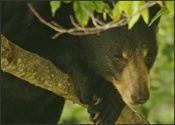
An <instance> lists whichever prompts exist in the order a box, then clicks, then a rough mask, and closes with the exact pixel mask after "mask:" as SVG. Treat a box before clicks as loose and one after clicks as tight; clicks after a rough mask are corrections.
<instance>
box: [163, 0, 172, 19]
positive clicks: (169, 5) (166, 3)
mask: <svg viewBox="0 0 175 125" xmlns="http://www.w3.org/2000/svg"><path fill="white" fill-rule="evenodd" d="M165 6H166V7H167V9H168V11H169V12H170V14H171V15H172V16H174V1H165Z"/></svg>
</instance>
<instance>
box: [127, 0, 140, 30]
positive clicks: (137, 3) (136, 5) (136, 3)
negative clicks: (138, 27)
mask: <svg viewBox="0 0 175 125" xmlns="http://www.w3.org/2000/svg"><path fill="white" fill-rule="evenodd" d="M140 2H142V1H133V2H132V14H134V13H136V12H137V11H138V9H139V7H140ZM140 15H141V14H140V13H138V14H137V15H135V16H134V17H133V18H132V19H131V20H130V21H129V23H128V29H131V28H132V27H133V26H134V24H135V23H136V22H137V21H138V20H139V18H140Z"/></svg>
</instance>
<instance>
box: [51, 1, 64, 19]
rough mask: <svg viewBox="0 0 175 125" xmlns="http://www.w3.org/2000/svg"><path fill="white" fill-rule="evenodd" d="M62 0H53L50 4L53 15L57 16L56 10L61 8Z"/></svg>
mask: <svg viewBox="0 0 175 125" xmlns="http://www.w3.org/2000/svg"><path fill="white" fill-rule="evenodd" d="M60 5H61V1H51V2H50V6H51V12H52V16H53V17H54V16H55V12H56V11H57V10H58V9H59V8H60Z"/></svg>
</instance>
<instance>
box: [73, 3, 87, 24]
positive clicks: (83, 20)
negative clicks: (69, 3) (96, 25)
mask: <svg viewBox="0 0 175 125" xmlns="http://www.w3.org/2000/svg"><path fill="white" fill-rule="evenodd" d="M73 9H74V12H75V17H76V19H77V21H78V23H79V24H80V25H81V26H86V25H87V24H88V21H89V14H88V13H87V12H86V11H85V10H84V9H83V4H82V3H81V2H80V1H74V2H73Z"/></svg>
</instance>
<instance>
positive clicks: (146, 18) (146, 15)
mask: <svg viewBox="0 0 175 125" xmlns="http://www.w3.org/2000/svg"><path fill="white" fill-rule="evenodd" d="M145 3H146V2H145V1H141V2H140V7H141V6H143V5H144V4H145ZM141 16H142V17H143V20H144V22H145V23H146V24H148V22H149V9H145V10H143V11H142V12H141Z"/></svg>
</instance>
